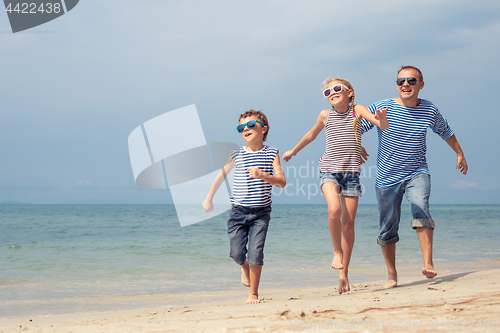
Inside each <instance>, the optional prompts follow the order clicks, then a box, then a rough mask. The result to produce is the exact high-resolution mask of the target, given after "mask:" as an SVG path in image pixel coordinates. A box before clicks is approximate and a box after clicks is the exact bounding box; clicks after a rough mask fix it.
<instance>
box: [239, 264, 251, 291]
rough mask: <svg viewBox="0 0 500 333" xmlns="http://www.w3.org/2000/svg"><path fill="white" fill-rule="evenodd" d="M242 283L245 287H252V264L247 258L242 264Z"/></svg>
mask: <svg viewBox="0 0 500 333" xmlns="http://www.w3.org/2000/svg"><path fill="white" fill-rule="evenodd" d="M241 284H242V285H244V286H245V287H250V265H249V264H248V263H247V261H246V259H245V263H244V264H243V265H241Z"/></svg>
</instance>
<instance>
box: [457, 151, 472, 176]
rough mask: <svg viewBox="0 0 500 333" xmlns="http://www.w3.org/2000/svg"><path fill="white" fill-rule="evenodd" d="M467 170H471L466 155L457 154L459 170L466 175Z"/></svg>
mask: <svg viewBox="0 0 500 333" xmlns="http://www.w3.org/2000/svg"><path fill="white" fill-rule="evenodd" d="M467 170H469V167H468V166H467V161H466V160H465V156H464V155H457V171H458V172H461V173H463V174H464V175H466V174H467Z"/></svg>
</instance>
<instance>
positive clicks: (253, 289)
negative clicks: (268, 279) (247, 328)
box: [245, 265, 262, 304]
mask: <svg viewBox="0 0 500 333" xmlns="http://www.w3.org/2000/svg"><path fill="white" fill-rule="evenodd" d="M249 266H250V292H249V293H248V299H247V301H246V302H245V304H255V303H260V301H259V283H260V274H261V273H262V266H254V265H249Z"/></svg>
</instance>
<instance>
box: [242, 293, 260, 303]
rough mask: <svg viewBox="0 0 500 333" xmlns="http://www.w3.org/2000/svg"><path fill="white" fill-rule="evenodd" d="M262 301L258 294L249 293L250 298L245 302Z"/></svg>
mask: <svg viewBox="0 0 500 333" xmlns="http://www.w3.org/2000/svg"><path fill="white" fill-rule="evenodd" d="M257 303H260V301H259V296H258V295H248V299H247V301H246V302H245V304H257Z"/></svg>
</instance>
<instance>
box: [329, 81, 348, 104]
mask: <svg viewBox="0 0 500 333" xmlns="http://www.w3.org/2000/svg"><path fill="white" fill-rule="evenodd" d="M337 84H343V83H342V82H340V81H336V80H333V81H330V82H329V83H328V84H327V85H326V87H325V89H326V88H331V87H333V86H335V85H337ZM352 94H353V91H352V90H347V89H346V88H345V87H344V86H342V91H341V92H338V93H336V92H334V93H333V94H331V95H330V96H328V102H330V104H331V106H333V107H344V106H349V103H350V102H351V97H352Z"/></svg>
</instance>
